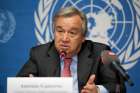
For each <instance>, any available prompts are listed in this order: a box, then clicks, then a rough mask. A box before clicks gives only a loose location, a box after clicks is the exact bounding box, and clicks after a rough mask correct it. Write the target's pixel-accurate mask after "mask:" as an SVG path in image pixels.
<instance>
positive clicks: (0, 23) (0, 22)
mask: <svg viewBox="0 0 140 93" xmlns="http://www.w3.org/2000/svg"><path fill="white" fill-rule="evenodd" d="M15 27H16V21H15V18H14V16H13V14H12V13H11V12H10V11H8V10H2V9H0V43H6V42H8V40H9V39H10V38H11V37H12V36H13V34H14V31H15Z"/></svg>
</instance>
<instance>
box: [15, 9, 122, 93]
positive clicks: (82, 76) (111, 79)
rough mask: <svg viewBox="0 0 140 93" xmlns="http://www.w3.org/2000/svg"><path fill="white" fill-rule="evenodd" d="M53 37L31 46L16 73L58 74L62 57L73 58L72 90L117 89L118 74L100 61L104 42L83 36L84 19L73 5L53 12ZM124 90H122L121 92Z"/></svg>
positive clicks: (109, 92)
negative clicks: (28, 54) (50, 40)
mask: <svg viewBox="0 0 140 93" xmlns="http://www.w3.org/2000/svg"><path fill="white" fill-rule="evenodd" d="M53 26H54V41H52V42H50V43H47V44H44V45H40V46H37V47H34V48H32V50H31V54H30V58H29V61H28V62H27V63H26V64H25V65H24V67H23V68H22V69H21V71H20V72H19V73H18V75H17V76H38V77H61V76H64V74H63V71H64V69H65V64H64V60H63V57H61V56H65V58H69V59H72V63H71V64H70V71H71V72H70V73H71V76H72V77H73V79H74V81H73V84H74V93H119V92H116V91H118V90H119V91H120V90H121V88H124V86H123V87H120V88H117V84H118V83H119V80H118V79H117V77H118V75H117V74H116V73H115V72H114V71H113V70H112V69H111V68H110V66H109V65H104V64H103V63H102V62H101V58H100V54H101V52H102V51H103V50H110V48H109V47H108V46H106V45H104V44H100V43H95V42H91V41H88V40H85V34H86V30H87V20H86V17H85V15H84V14H83V13H81V12H80V11H78V10H77V9H76V8H73V7H68V8H65V9H61V10H60V11H59V12H58V13H56V15H55V16H54V20H53ZM123 93H124V92H123Z"/></svg>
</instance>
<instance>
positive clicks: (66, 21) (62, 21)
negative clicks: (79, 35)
mask: <svg viewBox="0 0 140 93" xmlns="http://www.w3.org/2000/svg"><path fill="white" fill-rule="evenodd" d="M54 24H55V26H67V27H70V26H74V27H75V26H79V27H81V25H82V19H81V18H80V16H79V15H74V16H70V17H64V16H60V17H58V18H57V19H56V20H55V22H54Z"/></svg>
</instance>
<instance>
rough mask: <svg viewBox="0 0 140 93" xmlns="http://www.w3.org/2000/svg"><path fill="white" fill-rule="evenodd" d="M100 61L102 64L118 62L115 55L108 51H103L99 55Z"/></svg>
mask: <svg viewBox="0 0 140 93" xmlns="http://www.w3.org/2000/svg"><path fill="white" fill-rule="evenodd" d="M101 59H102V62H103V63H104V64H109V63H111V62H113V61H115V62H119V59H118V57H117V55H116V54H115V53H113V52H112V51H109V50H104V51H102V53H101Z"/></svg>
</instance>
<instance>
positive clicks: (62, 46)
mask: <svg viewBox="0 0 140 93" xmlns="http://www.w3.org/2000/svg"><path fill="white" fill-rule="evenodd" d="M60 47H61V48H64V49H68V48H69V45H66V44H62V45H60Z"/></svg>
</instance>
